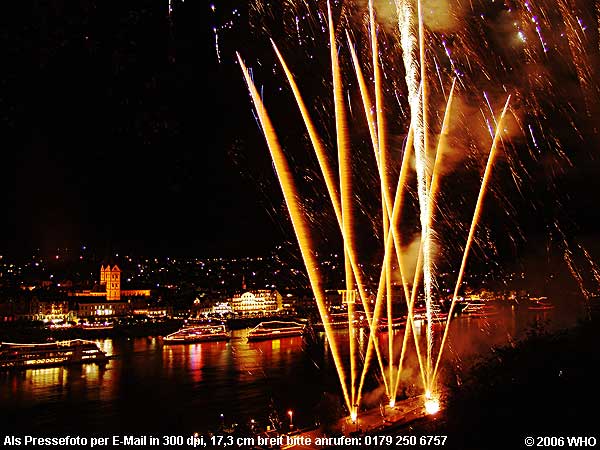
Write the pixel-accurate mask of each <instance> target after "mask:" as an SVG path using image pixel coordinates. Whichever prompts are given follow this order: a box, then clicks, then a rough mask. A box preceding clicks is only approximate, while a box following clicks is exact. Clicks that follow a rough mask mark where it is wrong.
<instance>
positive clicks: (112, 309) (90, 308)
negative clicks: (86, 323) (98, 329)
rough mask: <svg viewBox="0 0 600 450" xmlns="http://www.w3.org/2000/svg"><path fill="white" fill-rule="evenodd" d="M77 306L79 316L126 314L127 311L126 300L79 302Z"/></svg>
mask: <svg viewBox="0 0 600 450" xmlns="http://www.w3.org/2000/svg"><path fill="white" fill-rule="evenodd" d="M78 307H79V308H78V312H77V316H78V317H80V318H82V317H86V318H87V317H107V316H126V315H128V313H129V305H128V304H127V302H115V301H110V302H109V301H105V302H90V303H86V302H80V303H79V305H78Z"/></svg>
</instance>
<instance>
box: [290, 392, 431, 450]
mask: <svg viewBox="0 0 600 450" xmlns="http://www.w3.org/2000/svg"><path fill="white" fill-rule="evenodd" d="M424 403H425V396H424V395H420V396H417V397H412V398H409V399H406V400H402V401H399V402H397V403H396V405H395V406H394V407H393V408H390V407H389V405H388V406H385V407H383V406H381V407H378V408H373V409H370V410H367V411H363V412H361V414H360V415H359V417H358V418H357V420H356V422H355V423H353V422H352V420H351V418H350V417H344V418H342V419H340V420H339V421H338V422H337V423H336V424H335V425H334V426H333V431H332V433H330V436H331V435H333V436H336V437H337V438H338V439H339V441H340V442H344V441H346V442H350V439H351V438H352V436H353V435H363V434H373V433H377V432H378V431H381V432H382V433H383V432H385V430H386V429H387V428H389V427H392V426H393V427H397V426H401V425H403V424H406V423H410V422H412V421H414V420H416V419H419V418H421V417H423V416H425V415H427V413H426V412H425V407H424ZM324 437H325V435H324V433H323V431H322V430H320V429H313V430H308V431H302V432H300V433H298V434H294V435H291V436H289V440H293V441H294V443H291V444H289V445H283V446H282V447H281V448H282V449H290V450H303V449H311V450H316V449H324V448H328V447H330V445H327V441H326V440H325V439H323V438H324ZM307 442H309V443H310V444H308V445H307ZM318 443H320V444H325V445H319V444H318ZM336 445H338V444H336Z"/></svg>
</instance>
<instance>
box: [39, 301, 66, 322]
mask: <svg viewBox="0 0 600 450" xmlns="http://www.w3.org/2000/svg"><path fill="white" fill-rule="evenodd" d="M31 313H32V316H33V317H32V318H33V320H40V321H42V322H54V323H56V322H67V321H69V320H72V319H73V317H72V313H71V312H70V311H69V302H66V301H56V302H54V301H50V302H42V301H38V300H33V301H32V302H31Z"/></svg>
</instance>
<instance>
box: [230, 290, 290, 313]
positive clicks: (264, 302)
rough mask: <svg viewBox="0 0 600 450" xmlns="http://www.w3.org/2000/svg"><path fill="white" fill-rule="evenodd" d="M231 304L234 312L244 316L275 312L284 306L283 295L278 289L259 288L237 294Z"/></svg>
mask: <svg viewBox="0 0 600 450" xmlns="http://www.w3.org/2000/svg"><path fill="white" fill-rule="evenodd" d="M229 304H230V305H231V309H232V310H233V312H234V313H237V314H239V315H242V316H257V315H265V314H274V313H276V312H277V311H279V310H280V309H281V308H282V297H281V294H279V292H277V290H269V289H259V290H253V291H247V292H244V293H243V294H236V295H234V296H233V297H232V298H231V299H230V300H229Z"/></svg>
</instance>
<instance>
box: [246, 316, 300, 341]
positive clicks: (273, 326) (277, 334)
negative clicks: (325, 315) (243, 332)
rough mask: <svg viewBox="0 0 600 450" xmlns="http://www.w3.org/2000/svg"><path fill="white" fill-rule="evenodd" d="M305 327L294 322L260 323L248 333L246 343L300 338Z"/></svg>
mask: <svg viewBox="0 0 600 450" xmlns="http://www.w3.org/2000/svg"><path fill="white" fill-rule="evenodd" d="M305 328H306V326H305V325H303V324H301V323H296V322H282V321H279V320H272V321H270V322H261V323H259V324H258V325H257V326H255V327H254V328H252V329H251V330H250V331H249V332H248V341H263V340H267V339H279V338H283V337H291V336H301V335H302V334H304V330H305Z"/></svg>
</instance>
